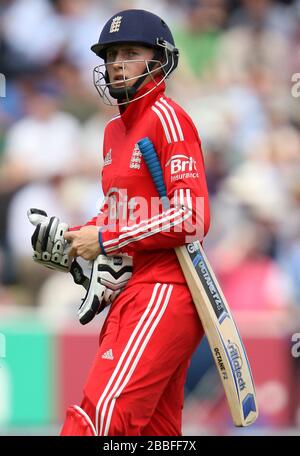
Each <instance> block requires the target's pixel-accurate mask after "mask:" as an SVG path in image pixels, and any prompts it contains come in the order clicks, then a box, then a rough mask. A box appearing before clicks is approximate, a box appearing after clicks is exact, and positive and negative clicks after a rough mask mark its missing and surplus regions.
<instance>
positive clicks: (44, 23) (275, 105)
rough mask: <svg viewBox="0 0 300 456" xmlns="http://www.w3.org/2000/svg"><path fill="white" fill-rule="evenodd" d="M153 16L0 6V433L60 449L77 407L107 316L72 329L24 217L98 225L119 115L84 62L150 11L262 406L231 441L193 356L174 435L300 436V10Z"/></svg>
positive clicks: (166, 7)
mask: <svg viewBox="0 0 300 456" xmlns="http://www.w3.org/2000/svg"><path fill="white" fill-rule="evenodd" d="M148 3H149V2H146V1H145V0H136V1H117V0H113V1H110V2H107V1H104V0H103V1H101V0H89V1H87V0H75V1H74V0H2V1H1V2H0V72H1V74H2V75H4V77H3V76H2V77H1V81H0V84H1V90H0V96H1V97H0V435H16V434H19V435H21V434H22V435H55V434H57V432H58V430H59V427H60V425H61V422H62V419H63V416H64V411H65V408H66V407H67V406H68V405H69V404H72V403H76V402H78V401H79V400H80V398H81V388H82V385H83V382H84V379H85V377H86V374H87V371H88V367H89V364H90V362H91V360H92V358H93V354H94V352H95V350H96V346H97V341H98V337H97V335H98V333H99V328H100V326H101V324H102V322H103V318H104V315H101V316H99V317H98V318H97V319H96V320H95V321H93V322H92V323H91V324H90V325H88V326H87V327H81V326H80V325H79V323H78V321H77V318H76V310H77V307H78V305H79V303H80V298H81V297H82V295H83V293H82V291H81V290H80V289H79V287H76V286H75V285H73V283H72V280H71V278H70V277H68V276H65V275H63V274H59V273H54V272H52V271H47V270H43V269H44V268H41V267H39V266H38V265H35V264H34V263H33V261H32V260H31V246H30V236H31V233H32V228H31V226H30V224H29V222H28V221H27V217H26V211H27V209H28V208H29V207H40V208H43V209H45V210H47V212H48V213H49V214H51V215H52V214H55V215H58V216H60V217H61V219H63V220H65V221H68V222H69V223H70V224H79V223H81V222H85V221H86V220H87V219H89V218H90V217H91V216H93V215H94V214H95V213H96V211H97V208H99V205H100V201H101V198H102V195H101V190H100V184H99V174H100V168H101V144H102V135H103V127H104V125H105V122H106V121H107V120H108V119H109V118H110V117H112V115H113V114H114V109H111V108H107V107H105V106H104V105H103V104H102V102H101V100H100V99H99V97H98V95H97V93H96V91H95V89H94V87H93V83H92V69H93V67H94V66H95V65H96V64H97V63H98V59H97V58H96V56H94V55H93V54H92V52H90V50H89V48H90V45H91V44H92V43H94V42H95V41H96V40H97V39H98V36H99V32H100V30H101V28H102V26H103V25H104V23H105V21H106V20H107V18H108V17H110V16H111V15H112V14H113V13H115V12H117V11H119V10H122V9H126V8H131V7H132V8H144V9H149V7H150V5H151V11H152V12H154V13H157V14H158V15H160V16H161V17H163V18H164V19H165V20H166V22H167V23H168V24H169V25H170V27H171V29H172V30H173V31H174V36H175V41H176V44H177V46H178V47H179V49H180V64H179V68H178V71H177V72H176V73H175V74H174V75H173V77H172V78H171V79H170V81H169V89H168V94H169V96H171V97H173V98H174V99H175V100H177V101H178V102H179V103H181V104H182V105H183V106H184V107H185V109H186V110H187V111H188V112H189V113H190V115H191V116H192V118H193V120H194V122H195V124H196V126H197V128H198V131H199V134H200V137H201V139H202V143H203V151H204V155H205V162H206V169H207V178H208V185H209V191H210V198H211V208H212V225H211V231H210V233H209V236H208V237H207V239H206V242H205V246H206V250H207V252H208V255H209V258H210V259H211V262H212V264H213V266H214V268H215V270H216V272H217V275H218V277H219V278H220V281H221V283H222V286H223V288H224V291H225V294H226V296H227V298H228V300H229V302H230V304H231V307H232V310H233V313H234V315H235V317H236V319H237V321H238V324H239V326H240V329H241V333H242V335H243V338H244V340H245V344H246V347H247V349H248V352H249V358H250V361H251V364H252V367H253V372H254V377H255V380H256V383H257V392H258V400H259V404H260V418H259V420H258V422H257V423H256V425H255V426H252V427H251V428H249V429H244V430H238V429H235V428H233V427H232V424H231V421H230V417H229V415H228V411H227V407H226V403H225V401H224V397H223V392H222V389H221V385H220V381H219V379H218V377H217V373H216V370H215V368H214V366H213V365H212V360H211V357H210V354H209V351H208V348H207V345H206V343H205V342H204V343H203V344H202V345H201V346H200V347H199V349H198V350H197V352H196V353H195V355H194V358H193V360H192V363H191V368H190V371H189V376H188V379H187V384H186V404H185V410H184V428H183V429H184V433H185V434H190V435H218V434H233V435H248V434H298V433H299V431H300V382H299V380H300V375H299V374H300V359H299V355H300V350H299V349H298V346H297V341H298V336H299V339H300V334H298V333H300V315H299V306H300V230H299V228H300V180H299V171H300V136H299V134H300V133H299V131H300V130H299V129H300V103H299V98H298V97H299V96H300V90H299V88H298V85H297V82H298V80H299V79H300V2H299V1H285V2H283V1H282V2H279V1H271V0H253V1H252V0H243V1H233V0H232V1H229V0H190V1H188V0H186V1H184V0H165V1H162V0H160V1H157V0H152V1H151V4H150V5H149V4H148ZM298 352H299V353H298Z"/></svg>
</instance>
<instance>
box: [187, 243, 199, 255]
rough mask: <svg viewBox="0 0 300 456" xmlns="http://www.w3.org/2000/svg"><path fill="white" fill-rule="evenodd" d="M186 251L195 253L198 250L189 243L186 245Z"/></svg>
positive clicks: (195, 245) (193, 244) (194, 245)
mask: <svg viewBox="0 0 300 456" xmlns="http://www.w3.org/2000/svg"><path fill="white" fill-rule="evenodd" d="M187 249H188V252H189V253H195V252H197V251H198V250H199V249H198V247H197V244H195V243H194V242H191V243H190V244H188V245H187Z"/></svg>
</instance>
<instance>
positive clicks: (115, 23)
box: [109, 16, 123, 33]
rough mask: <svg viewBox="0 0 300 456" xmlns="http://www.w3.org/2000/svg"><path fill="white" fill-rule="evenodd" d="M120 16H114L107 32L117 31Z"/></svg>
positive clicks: (119, 24) (120, 19)
mask: <svg viewBox="0 0 300 456" xmlns="http://www.w3.org/2000/svg"><path fill="white" fill-rule="evenodd" d="M122 17H123V16H116V17H114V18H113V20H112V22H111V25H110V30H109V33H114V32H118V31H119V30H120V26H121V22H122Z"/></svg>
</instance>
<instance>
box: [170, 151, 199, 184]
mask: <svg viewBox="0 0 300 456" xmlns="http://www.w3.org/2000/svg"><path fill="white" fill-rule="evenodd" d="M168 166H170V168H171V182H175V181H177V180H181V179H188V178H192V179H196V178H197V177H199V173H198V172H197V165H196V160H194V159H193V157H188V156H187V155H183V154H178V155H172V157H171V158H170V160H169V161H168V162H167V163H166V167H168Z"/></svg>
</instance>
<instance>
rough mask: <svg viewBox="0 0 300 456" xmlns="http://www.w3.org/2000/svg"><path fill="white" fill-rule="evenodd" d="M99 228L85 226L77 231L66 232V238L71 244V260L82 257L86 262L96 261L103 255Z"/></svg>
mask: <svg viewBox="0 0 300 456" xmlns="http://www.w3.org/2000/svg"><path fill="white" fill-rule="evenodd" d="M98 231H99V228H98V227H97V226H83V227H82V228H81V229H80V230H77V231H66V232H65V233H64V238H65V239H66V240H67V241H69V242H71V243H72V245H71V248H70V250H69V256H70V258H74V257H77V256H80V257H82V258H83V259H84V260H94V259H95V258H97V256H98V255H99V254H100V253H101V249H100V246H99V241H98Z"/></svg>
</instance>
